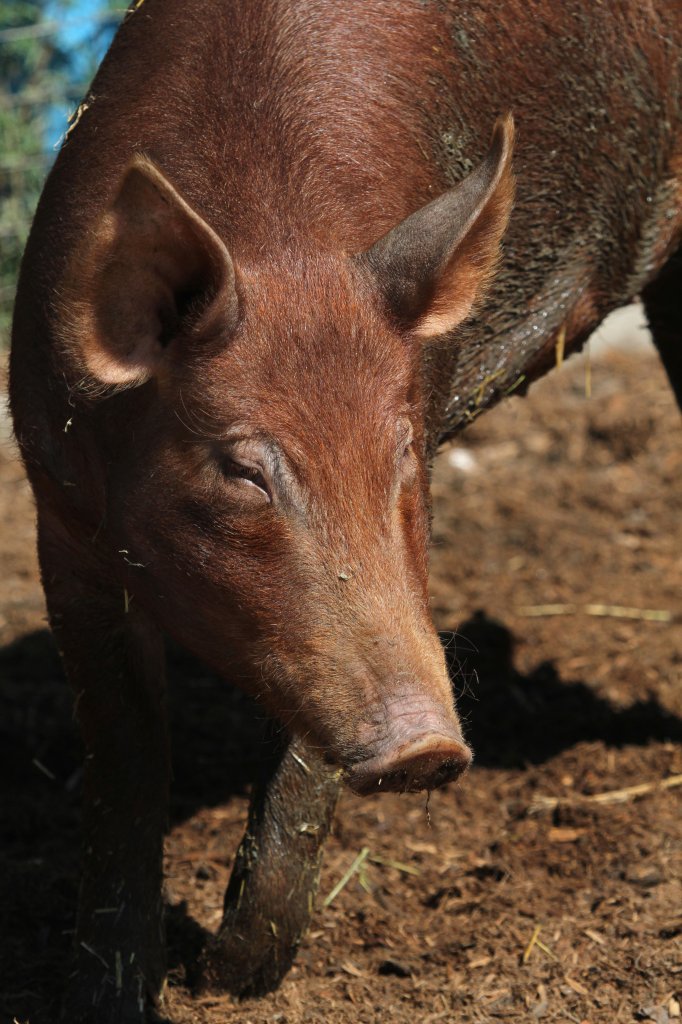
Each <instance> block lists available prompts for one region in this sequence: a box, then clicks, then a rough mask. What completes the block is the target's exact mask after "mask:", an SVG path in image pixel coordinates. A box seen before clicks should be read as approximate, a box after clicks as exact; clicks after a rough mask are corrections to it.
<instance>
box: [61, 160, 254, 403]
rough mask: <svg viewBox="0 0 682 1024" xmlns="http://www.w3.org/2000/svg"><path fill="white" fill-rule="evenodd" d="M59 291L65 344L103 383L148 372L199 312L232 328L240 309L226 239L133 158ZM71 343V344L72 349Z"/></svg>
mask: <svg viewBox="0 0 682 1024" xmlns="http://www.w3.org/2000/svg"><path fill="white" fill-rule="evenodd" d="M84 250H85V251H84V252H83V253H81V254H78V255H77V257H76V259H75V261H74V263H73V264H72V266H71V268H70V272H69V274H68V279H67V281H66V283H65V287H64V288H63V289H62V309H63V312H64V316H65V323H66V332H65V334H66V337H65V339H64V340H65V343H66V344H67V345H68V348H69V349H71V350H72V353H73V355H74V356H75V358H76V361H77V363H78V364H79V367H80V369H81V370H83V371H85V373H86V374H87V375H88V376H90V377H93V378H94V379H95V380H96V381H98V382H99V383H101V384H105V385H113V386H118V387H131V386H134V385H136V384H141V383H143V382H144V381H146V380H148V379H149V378H150V377H153V376H154V375H155V374H156V373H157V372H158V371H159V369H160V366H161V363H162V360H163V357H164V353H165V350H166V349H167V348H168V347H169V346H170V345H172V342H173V340H174V339H175V338H176V337H177V336H178V335H179V334H180V333H181V332H182V331H183V329H186V328H187V326H188V325H189V324H191V323H195V322H196V321H197V320H198V319H200V318H201V319H203V318H207V317H209V316H210V318H211V321H212V323H211V326H212V328H213V329H216V328H217V329H221V330H222V329H229V328H230V327H231V326H234V324H235V323H236V319H237V315H238V301H237V292H236V289H235V271H234V266H233V264H232V260H231V259H230V254H229V252H228V251H227V249H226V247H225V245H224V244H223V242H222V241H221V239H220V238H219V237H218V235H217V234H216V233H215V231H213V229H212V228H210V227H209V225H208V224H207V223H206V222H205V221H204V220H202V218H201V217H200V216H199V215H198V214H197V213H196V212H195V211H194V210H193V209H192V208H191V207H190V206H189V205H188V203H186V202H185V200H184V199H183V198H182V197H181V196H180V195H179V194H178V193H177V191H176V190H175V189H174V188H173V186H172V185H171V184H170V182H169V181H167V179H166V178H165V177H164V176H163V174H162V173H161V171H159V170H158V168H157V167H155V166H154V164H152V163H151V161H149V160H147V159H146V158H144V157H136V158H135V159H134V160H133V161H132V162H131V163H130V165H129V166H128V168H127V169H126V172H125V174H124V176H123V179H122V182H121V185H120V187H119V190H118V192H117V194H116V196H115V198H114V199H113V201H112V202H111V203H110V205H109V206H108V208H107V209H106V210H105V211H104V213H103V214H102V216H101V217H100V219H99V221H98V222H97V223H96V224H95V226H94V228H93V229H92V232H91V235H90V244H88V245H86V246H85V247H84ZM74 349H75V351H73V350H74Z"/></svg>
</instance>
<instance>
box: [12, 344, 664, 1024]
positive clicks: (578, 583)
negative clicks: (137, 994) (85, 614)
mask: <svg viewBox="0 0 682 1024" xmlns="http://www.w3.org/2000/svg"><path fill="white" fill-rule="evenodd" d="M585 378H586V370H585V363H584V361H582V362H581V361H578V362H576V361H572V362H571V363H570V364H568V365H567V366H566V367H564V368H563V369H562V370H561V371H560V372H557V373H554V374H552V375H550V377H548V378H546V379H545V380H544V381H543V382H541V383H540V384H539V385H537V386H535V387H534V388H533V389H532V390H531V394H530V397H529V398H527V399H520V398H514V399H511V400H509V401H508V402H507V403H506V404H505V405H504V406H503V407H502V408H499V409H498V410H496V411H494V412H493V413H491V414H489V415H487V416H484V417H483V418H482V419H480V420H479V421H478V422H477V423H475V424H474V425H473V426H472V428H471V429H470V430H469V431H468V432H467V433H466V434H465V436H464V438H463V439H461V440H460V441H458V442H457V445H456V447H455V448H454V449H450V450H449V451H447V452H445V453H444V454H443V455H442V456H441V458H440V461H439V464H438V467H437V472H436V476H435V484H434V492H435V504H436V520H435V545H434V552H433V586H432V590H433V607H434V613H435V616H436V620H437V622H438V625H439V628H441V629H442V630H443V631H444V639H445V642H446V644H447V649H448V654H449V657H450V659H451V663H452V666H453V676H454V680H455V685H456V689H457V692H458V695H459V704H460V708H461V710H462V713H463V716H464V719H465V722H466V728H467V734H468V736H469V738H470V740H471V742H472V743H473V746H474V749H475V751H476V762H475V767H474V768H473V770H472V771H471V772H470V774H469V775H468V777H467V778H466V779H465V780H464V781H463V783H461V784H459V785H457V786H451V787H449V788H446V789H444V790H441V791H439V792H436V793H433V794H432V795H431V798H430V801H429V804H428V808H427V807H426V804H425V799H424V797H423V796H413V795H408V796H398V795H390V794H386V795H383V796H380V797H377V798H370V799H364V800H363V799H360V798H357V797H354V796H353V795H351V794H345V795H344V797H343V799H342V801H341V805H340V809H339V812H338V817H337V822H336V826H335V831H334V835H333V837H332V839H331V841H330V842H329V845H328V849H327V853H326V857H325V861H324V868H323V872H322V880H321V888H320V898H319V899H318V909H317V913H316V916H315V919H314V923H313V927H312V930H311V932H310V934H309V936H308V937H307V939H306V941H305V942H304V944H303V946H302V948H301V951H300V955H299V957H298V961H297V963H296V965H295V967H294V968H293V970H292V971H291V973H290V975H289V976H288V978H287V979H286V980H285V982H284V984H283V985H282V987H281V989H280V991H278V992H277V993H275V994H273V995H271V996H269V997H267V998H265V999H263V1000H260V1001H256V1000H250V1001H246V1002H244V1003H242V1004H236V1003H234V1002H233V1001H232V1000H231V999H229V998H224V999H217V998H206V997H203V998H199V997H195V996H193V994H192V992H191V987H190V986H189V981H190V980H191V959H192V956H193V955H194V954H195V953H196V950H197V949H198V948H199V947H200V945H201V943H202V941H203V939H204V937H205V933H206V930H210V929H214V928H215V927H216V925H217V924H218V921H219V917H220V907H221V898H222V890H223V888H224V886H225V884H226V881H227V878H228V875H229V871H230V867H231V862H232V857H233V854H234V851H235V849H236V846H237V843H238V840H239V838H240V834H241V830H242V827H243V824H244V819H245V812H246V786H247V783H248V778H249V774H250V772H251V771H252V769H253V766H254V764H255V762H256V760H257V758H258V748H257V744H256V742H255V740H254V736H255V735H256V733H257V729H256V728H254V729H249V728H248V727H247V726H246V725H245V717H244V716H245V715H246V714H247V709H246V705H245V702H244V701H242V700H240V699H239V698H238V697H235V696H234V695H231V694H230V692H229V690H227V689H226V687H225V686H224V685H223V684H221V683H220V682H219V681H217V680H215V679H214V678H212V677H210V676H209V675H208V673H206V672H205V671H204V670H203V669H202V668H201V667H200V666H198V665H196V664H195V663H193V662H192V661H191V660H189V659H188V658H186V657H185V656H183V655H180V654H175V655H174V656H173V657H172V659H171V662H172V671H171V676H172V680H171V693H172V705H173V709H174V738H173V739H174V750H175V755H174V772H175V781H174V788H173V821H172V829H171V832H170V835H169V837H168V842H167V877H168V884H167V898H168V905H169V909H168V931H169V959H170V985H169V990H168V999H167V1011H168V1017H169V1018H170V1019H172V1021H173V1022H174V1024H190V1022H192V1024H219V1022H220V1024H232V1022H235V1021H239V1022H241V1024H318V1022H325V1024H350V1022H353V1024H355V1022H367V1024H369V1022H382V1024H384V1022H390V1024H431V1022H436V1021H443V1022H447V1024H468V1022H472V1024H473V1022H488V1021H510V1022H511V1021H528V1022H533V1021H546V1022H561V1024H565V1022H578V1024H586V1022H588V1024H620V1022H633V1021H653V1022H655V1024H666V1022H669V1024H676V1022H677V1021H678V1020H679V1014H680V1009H679V1005H680V1001H682V815H681V814H680V810H681V808H682V787H679V788H677V787H675V786H674V785H670V784H669V785H668V786H667V788H666V787H664V786H661V785H660V784H661V783H664V782H665V780H668V782H669V783H674V782H675V781H676V780H675V776H678V775H680V774H682V742H681V741H682V685H680V684H681V682H682V680H681V678H680V677H681V675H682V600H681V593H680V579H681V573H682V515H681V512H682V485H681V483H680V481H681V479H682V424H681V422H680V419H679V414H678V413H677V411H676V409H675V407H674V404H673V399H672V397H671V395H670V392H669V390H668V387H667V383H666V381H665V379H664V376H663V373H662V371H661V370H660V368H659V366H658V364H657V361H656V359H655V357H654V356H653V355H651V354H642V353H640V352H635V353H630V354H627V355H616V354H610V355H608V356H602V357H600V360H599V361H598V362H595V363H594V365H593V366H592V369H591V381H592V397H591V398H590V399H587V398H586V395H585ZM0 484H1V487H0V522H1V523H2V524H3V526H2V533H1V537H0V566H1V567H2V568H1V573H0V580H1V583H2V588H1V591H0V677H1V678H2V684H1V688H0V802H1V807H2V816H1V819H0V821H1V823H0V830H1V836H2V840H1V842H2V850H1V853H0V857H1V864H0V922H1V923H0V1020H1V1021H2V1022H3V1024H4V1022H5V1021H7V1022H11V1021H12V1020H13V1019H16V1021H18V1022H20V1024H24V1022H27V1021H30V1024H50V1022H51V1021H53V1020H54V1019H55V1016H56V1008H57V1007H58V1004H59V998H60V992H61V990H62V988H63V984H64V979H65V976H66V974H67V972H68V969H69V959H68V958H69V948H70V943H71V941H72V929H73V924H74V908H75V902H76V892H77V882H78V860H79V839H78V823H79V788H80V777H81V769H80V749H79V742H78V739H77V737H76V735H75V732H74V728H73V724H72V718H71V710H70V701H69V694H68V691H67V688H66V686H65V684H64V682H63V680H62V678H61V676H60V671H59V666H58V663H57V659H56V656H55V652H54V649H53V647H52V644H51V641H50V639H49V635H48V634H47V632H46V630H45V622H44V608H43V603H42V597H41V592H40V589H39V585H38V582H37V575H36V563H35V557H34V550H33V548H34V541H33V514H32V510H31V502H30V497H29V493H28V489H27V485H26V483H25V481H24V478H23V475H22V472H21V469H20V468H19V466H18V464H17V462H16V460H15V458H14V457H13V455H12V454H11V452H10V450H9V449H8V448H5V449H4V452H3V454H1V455H0ZM653 613H658V614H653ZM624 616H625V617H624ZM678 781H679V780H678ZM638 786H642V787H643V792H639V793H638V792H637V791H636V790H635V791H630V790H629V789H628V788H629V787H638ZM623 789H625V790H626V792H625V793H624V794H623V795H622V796H623V798H622V800H621V801H620V802H615V801H613V800H612V798H611V797H610V796H609V797H607V799H606V801H604V800H602V799H601V795H602V794H611V793H612V791H617V790H623ZM552 801H553V802H552ZM365 847H367V848H368V850H369V853H368V855H367V856H366V859H365V861H364V864H363V867H362V869H361V870H360V871H358V872H356V874H355V875H354V876H353V877H352V878H351V880H350V881H349V882H348V884H347V885H346V886H345V887H344V888H343V889H342V891H341V892H340V893H339V895H338V896H337V897H336V898H335V899H334V901H333V902H332V903H331V905H330V906H328V907H326V908H323V907H322V899H323V897H325V896H327V894H329V892H330V891H331V890H332V888H333V887H334V885H335V884H336V883H337V882H338V881H339V879H340V878H341V877H342V876H343V874H344V872H345V871H346V870H347V869H348V868H349V866H350V865H351V864H352V862H353V860H354V858H356V857H357V855H358V854H359V853H360V852H361V851H362V850H363V848H365ZM188 979H189V980H188Z"/></svg>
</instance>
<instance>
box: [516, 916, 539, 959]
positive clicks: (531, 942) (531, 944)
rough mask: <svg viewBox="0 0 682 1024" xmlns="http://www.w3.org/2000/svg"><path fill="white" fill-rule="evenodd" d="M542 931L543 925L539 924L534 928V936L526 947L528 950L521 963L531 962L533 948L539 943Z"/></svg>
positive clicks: (524, 953) (525, 951) (524, 952)
mask: <svg viewBox="0 0 682 1024" xmlns="http://www.w3.org/2000/svg"><path fill="white" fill-rule="evenodd" d="M541 929H542V925H539V924H536V925H535V928H533V934H532V935H531V937H530V942H529V943H528V945H527V946H526V948H525V949H524V951H523V956H522V957H521V963H524V964H527V963H528V961H529V960H530V955H531V953H532V952H533V946H534V945H535V944H536V942H537V941H538V935H539V934H540V931H541Z"/></svg>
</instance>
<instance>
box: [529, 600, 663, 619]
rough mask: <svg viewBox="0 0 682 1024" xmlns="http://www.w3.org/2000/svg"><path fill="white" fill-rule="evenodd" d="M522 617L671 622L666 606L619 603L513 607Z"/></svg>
mask: <svg viewBox="0 0 682 1024" xmlns="http://www.w3.org/2000/svg"><path fill="white" fill-rule="evenodd" d="M515 613H516V615H520V616H523V617H524V618H536V619H541V618H548V617H550V616H552V615H580V614H582V615H592V616H596V617H598V618H607V619H638V620H640V621H643V622H672V620H673V613H672V612H671V611H670V610H669V609H667V608H630V607H628V606H627V605H621V604H582V605H580V604H529V605H520V606H519V607H517V608H516V609H515Z"/></svg>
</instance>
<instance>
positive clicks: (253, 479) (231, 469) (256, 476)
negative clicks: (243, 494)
mask: <svg viewBox="0 0 682 1024" xmlns="http://www.w3.org/2000/svg"><path fill="white" fill-rule="evenodd" d="M221 469H222V471H223V476H224V477H226V479H228V480H239V481H243V482H244V483H245V484H247V485H249V486H251V487H254V488H256V489H257V490H259V491H261V492H262V493H263V495H264V496H265V497H266V498H267V500H268V501H271V500H272V499H271V495H270V488H269V487H268V485H267V483H266V480H265V477H264V476H263V474H262V473H261V471H260V470H259V469H257V468H256V467H255V466H245V465H244V464H243V463H242V462H236V461H235V460H234V459H231V458H230V457H229V456H227V455H226V456H224V457H223V459H222V461H221Z"/></svg>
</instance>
